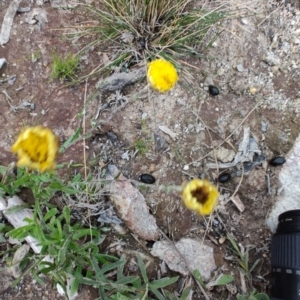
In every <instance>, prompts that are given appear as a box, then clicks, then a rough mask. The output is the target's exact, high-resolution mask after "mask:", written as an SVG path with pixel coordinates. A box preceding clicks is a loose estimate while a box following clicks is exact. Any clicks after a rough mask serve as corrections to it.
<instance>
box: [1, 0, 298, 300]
mask: <svg viewBox="0 0 300 300" xmlns="http://www.w3.org/2000/svg"><path fill="white" fill-rule="evenodd" d="M40 2H43V1H36V2H35V1H29V0H22V1H21V2H20V7H23V8H24V7H29V8H30V10H29V11H27V12H19V13H17V15H16V17H15V18H14V21H13V26H12V31H11V36H10V40H9V42H8V43H7V44H5V45H3V46H2V47H0V59H1V58H5V59H6V61H7V62H8V63H7V64H6V65H5V66H3V67H2V68H1V72H0V75H1V77H0V89H1V93H0V102H1V106H2V110H1V112H0V128H1V131H0V147H1V153H0V163H1V164H2V165H7V164H9V163H10V162H12V161H14V160H15V158H14V157H13V155H12V154H11V152H10V147H11V144H12V143H13V141H14V139H15V137H16V135H17V133H18V132H19V130H20V128H22V126H23V125H36V124H42V125H44V126H47V127H50V128H52V129H53V130H54V132H55V133H56V134H57V135H58V136H59V137H60V139H61V142H64V141H65V140H66V139H67V138H69V137H70V136H72V135H73V134H74V132H75V131H76V129H77V128H78V126H80V124H81V123H82V119H81V118H80V113H81V112H82V108H83V106H84V103H85V84H84V83H82V84H78V85H76V86H72V87H69V86H67V85H66V84H65V82H61V81H59V80H57V79H56V80H51V79H50V74H51V63H52V53H53V51H55V52H56V53H61V54H68V53H69V52H71V53H77V52H78V51H79V49H80V48H81V47H82V45H83V44H84V41H68V40H66V39H65V38H62V37H61V34H62V33H65V32H67V30H71V28H72V30H74V28H76V26H80V22H81V21H83V20H84V15H82V14H81V13H80V12H78V10H76V9H73V8H69V9H68V8H66V7H65V8H64V9H61V8H58V7H55V4H57V3H58V2H59V1H50V2H51V3H49V2H47V1H44V2H45V3H44V5H40V4H42V3H40ZM62 2H64V4H69V5H71V7H73V4H74V3H71V2H70V1H62ZM86 2H92V1H86ZM220 2H222V1H220ZM9 4H10V1H8V0H7V1H5V0H2V1H0V22H1V20H3V16H4V14H5V12H6V10H7V8H8V6H9ZM194 5H195V6H199V7H203V6H204V7H208V6H209V5H210V4H209V3H206V1H198V0H197V1H194ZM227 9H228V10H232V12H233V13H234V14H235V15H236V17H235V18H232V19H230V20H227V21H225V22H224V23H222V24H220V26H219V27H218V29H220V28H221V30H222V34H221V35H220V36H219V38H218V39H217V40H216V41H214V42H213V44H212V47H211V48H210V49H209V50H207V51H206V52H205V53H203V57H204V58H203V59H201V60H196V59H189V60H188V61H187V62H188V63H189V64H190V65H192V66H193V67H194V68H193V69H192V71H191V76H189V77H188V78H187V77H185V78H184V77H183V76H182V77H181V78H180V80H179V83H178V84H177V86H176V87H175V88H174V89H173V90H172V91H171V92H169V93H167V94H158V93H157V92H154V91H150V96H149V95H148V94H147V93H146V94H145V95H144V96H139V97H137V95H139V94H138V93H139V92H140V91H141V90H143V89H144V88H145V86H146V81H145V80H143V81H141V82H139V83H138V84H135V85H134V86H131V87H129V88H126V89H124V90H122V91H115V92H112V93H109V94H108V95H104V96H103V97H102V99H101V101H103V103H105V102H109V101H110V102H111V103H114V104H115V105H111V106H108V108H107V109H106V110H104V111H101V113H100V115H99V116H98V118H97V120H94V119H93V118H94V117H95V114H96V111H97V109H98V107H99V97H95V98H92V97H91V98H88V99H91V100H88V101H87V102H86V103H85V104H86V119H85V123H86V129H87V130H89V129H90V128H91V127H90V126H91V124H92V125H93V124H94V125H95V124H97V126H94V128H93V129H92V130H91V132H92V134H93V136H92V137H91V138H89V139H87V140H86V141H85V146H86V152H87V156H88V161H90V160H91V161H92V162H93V164H94V167H95V166H96V167H99V168H103V169H105V168H106V165H107V163H113V164H114V165H116V166H117V167H118V168H119V169H120V170H121V171H122V173H123V175H124V176H125V177H127V178H130V179H135V180H137V179H138V178H139V176H140V175H141V174H143V173H151V174H152V175H153V176H154V177H155V178H156V183H155V186H154V187H153V188H151V189H150V190H148V191H147V193H146V192H142V193H144V196H145V200H146V202H147V204H148V206H149V207H150V211H151V213H152V215H153V216H154V217H155V219H156V222H157V224H158V226H159V228H160V229H161V230H163V231H164V232H165V233H166V234H168V236H169V237H170V238H172V239H174V240H175V241H178V240H179V239H181V238H183V237H190V238H193V239H195V240H200V241H204V244H205V245H207V246H209V247H211V248H212V249H214V260H215V264H216V266H217V268H218V270H220V269H222V270H223V271H224V272H225V273H227V274H230V273H231V274H233V275H234V277H235V281H234V282H233V283H232V284H231V285H230V286H228V287H223V288H219V289H216V290H214V291H213V292H212V299H235V295H236V293H237V292H241V282H240V277H239V273H238V271H237V268H236V264H234V263H233V262H232V261H231V260H230V259H229V258H230V257H229V256H230V251H228V249H227V248H226V247H225V244H226V245H227V246H228V243H227V242H225V243H224V237H225V235H226V232H228V233H231V234H232V235H233V236H234V237H235V240H236V241H237V242H239V243H241V244H242V245H244V246H246V245H254V246H255V250H252V252H251V258H250V264H253V263H254V262H255V261H256V260H257V259H258V258H260V259H261V261H260V264H259V265H258V266H257V268H256V269H255V270H254V273H253V284H254V287H256V288H257V289H258V290H259V291H266V292H267V293H268V292H269V290H268V286H269V280H270V276H269V275H270V262H269V259H270V252H269V247H270V238H271V233H270V230H269V229H268V228H267V227H266V226H265V219H266V217H267V214H268V212H269V210H270V209H271V207H272V205H273V203H274V202H275V201H276V197H277V193H278V190H279V188H280V184H279V182H278V173H279V171H280V168H281V167H280V166H279V167H273V166H270V165H269V164H268V161H269V160H270V159H272V158H273V157H275V156H278V155H280V156H285V155H286V153H287V152H288V151H289V150H290V149H291V147H292V146H293V143H294V141H295V139H296V137H297V136H298V134H299V113H300V94H299V77H300V71H299V70H300V69H299V68H300V61H299V60H300V55H299V51H300V50H299V44H300V11H299V10H298V8H297V7H296V4H294V3H289V2H288V1H267V0H264V1H255V0H253V1H243V2H242V1H241V3H240V4H239V3H236V2H234V1H233V2H232V3H230V2H228V4H227ZM36 15H39V16H40V17H39V19H38V21H37V22H35V21H32V20H34V19H35V20H36V17H35V16H36ZM41 16H42V17H41ZM212 30H213V29H212ZM212 32H213V31H212ZM207 39H208V40H209V36H208V37H207ZM98 50H99V49H94V51H89V52H88V53H87V54H86V55H85V56H84V57H82V58H81V62H80V65H81V72H82V74H88V73H89V72H90V71H91V70H93V69H94V67H95V66H96V65H97V63H98V61H99V60H103V59H107V58H108V59H110V53H102V52H101V51H98ZM12 76H15V77H13V78H12V79H11V80H9V81H7V80H6V79H9V78H11V77H12ZM99 79H100V78H92V79H89V80H88V81H87V95H88V96H92V95H93V94H94V93H96V94H97V93H99V91H97V90H96V89H95V85H96V83H97V82H98V80H99ZM209 85H214V86H216V87H218V89H219V92H220V93H219V95H217V96H215V97H214V96H212V95H210V93H209V91H208V86H209ZM9 101H10V103H11V105H13V106H15V107H19V108H18V109H17V110H16V111H14V110H13V109H12V107H11V106H10V104H9ZM24 101H27V102H29V103H31V104H33V105H32V106H30V105H29V106H25V107H24V108H22V107H20V105H21V104H22V102H23V103H24ZM121 105H122V107H121ZM162 126H163V127H162ZM162 128H167V129H168V130H169V132H168V133H166V130H161V129H162ZM247 132H248V133H249V136H248V138H245V137H247ZM243 138H244V140H245V139H246V142H248V145H250V144H251V145H252V146H253V149H254V150H253V151H254V153H255V155H254V156H251V157H250V158H249V164H248V167H249V168H248V167H247V168H246V170H244V173H243V172H242V170H241V164H236V165H234V164H231V165H230V166H229V167H228V166H227V167H226V168H225V169H222V168H220V167H219V169H217V168H215V166H214V164H215V159H217V160H218V161H219V162H222V163H230V162H232V161H233V160H234V158H235V157H236V155H237V153H239V151H240V149H239V147H240V143H241V141H242V140H243ZM139 141H143V143H144V145H146V151H145V153H144V154H143V155H139V154H138V153H135V152H136V148H137V142H139ZM220 144H222V145H221V146H220V147H219V148H218V150H216V151H215V152H213V151H212V150H213V149H215V148H216V147H218V146H219V145H220ZM209 153H210V154H209ZM242 154H243V155H246V154H247V155H248V154H249V153H242ZM252 154H253V153H252ZM70 160H72V161H73V162H82V161H83V145H82V142H78V143H76V144H74V145H73V146H71V147H70V148H69V149H68V150H67V151H66V153H65V154H64V155H62V156H61V157H60V158H59V162H69V161H70ZM253 161H255V162H256V163H253ZM223 170H225V171H226V172H228V173H230V174H231V175H232V178H231V179H230V180H229V181H228V182H226V183H218V187H219V191H220V193H221V197H220V204H219V206H218V207H217V209H216V212H215V213H214V214H213V215H212V216H211V218H210V219H209V221H208V219H204V218H202V217H199V216H198V215H196V214H194V213H193V212H191V211H188V210H186V209H185V208H184V207H182V205H181V202H180V196H179V195H178V194H177V193H175V192H173V193H167V192H162V191H160V190H159V189H158V188H156V187H159V186H161V185H166V186H170V185H181V184H182V183H183V182H185V181H188V180H190V179H191V178H195V177H201V178H203V177H205V178H207V179H209V180H210V181H216V178H217V177H218V176H219V174H220V172H222V171H223ZM268 181H269V183H268ZM233 194H234V195H235V197H234V198H233V200H236V201H237V200H240V202H241V203H237V202H236V201H232V200H230V199H231V196H232V195H233ZM110 238H111V241H113V239H114V236H113V235H112V236H111V237H110ZM129 241H130V244H129ZM142 244H144V242H142ZM145 245H146V244H145ZM145 249H147V248H146V247H144V248H141V247H140V246H139V244H138V243H137V242H134V241H132V240H131V239H130V235H128V236H125V238H124V243H122V247H121V250H120V247H119V248H118V251H116V249H115V250H111V249H110V251H112V252H114V253H116V252H118V253H119V254H120V253H121V252H122V251H123V252H126V251H127V250H138V251H142V252H143V251H144V252H145V251H146V250H145ZM148 251H149V253H147V254H148V255H150V251H151V249H149V250H148ZM158 263H159V261H158V260H155V263H154V264H153V266H152V271H151V274H152V275H151V276H153V277H154V278H155V276H156V274H157V271H161V270H160V267H159V265H158ZM11 282H12V279H11V278H10V277H5V276H1V279H0V294H1V296H0V298H1V299H39V298H41V299H59V296H58V295H57V292H56V291H55V289H53V288H52V287H51V283H49V284H47V285H46V286H39V285H38V284H37V283H36V282H34V280H32V279H31V278H30V277H25V278H24V280H22V281H21V283H20V284H18V286H17V287H16V288H12V289H11V288H9V286H10V283H11ZM89 292H90V296H86V297H85V298H82V299H96V297H97V296H96V295H95V294H94V293H93V292H94V291H89ZM91 293H92V294H91ZM88 297H89V298H88ZM202 297H203V296H202V295H201V293H200V292H199V291H198V290H197V288H196V287H194V294H193V299H203V298H202Z"/></svg>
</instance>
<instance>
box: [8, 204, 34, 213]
mask: <svg viewBox="0 0 300 300" xmlns="http://www.w3.org/2000/svg"><path fill="white" fill-rule="evenodd" d="M24 208H30V205H28V204H24V205H16V206H12V207H10V208H8V209H6V210H5V213H6V214H14V213H16V212H18V211H21V210H23V209H24Z"/></svg>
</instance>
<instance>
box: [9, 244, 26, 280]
mask: <svg viewBox="0 0 300 300" xmlns="http://www.w3.org/2000/svg"><path fill="white" fill-rule="evenodd" d="M29 249H30V246H29V245H27V244H24V245H22V246H21V247H20V248H18V250H17V251H16V252H15V254H14V258H13V260H12V265H11V266H10V267H9V268H8V269H7V271H8V272H9V273H10V274H11V275H12V276H13V277H14V278H18V277H20V276H21V275H22V271H21V269H20V263H21V262H22V260H23V259H24V258H25V256H26V255H27V253H28V252H29Z"/></svg>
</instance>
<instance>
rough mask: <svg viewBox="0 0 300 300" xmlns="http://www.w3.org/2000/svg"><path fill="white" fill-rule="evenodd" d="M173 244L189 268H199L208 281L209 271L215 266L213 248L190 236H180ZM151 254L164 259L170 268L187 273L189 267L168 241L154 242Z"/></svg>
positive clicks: (183, 273)
mask: <svg viewBox="0 0 300 300" xmlns="http://www.w3.org/2000/svg"><path fill="white" fill-rule="evenodd" d="M175 246H176V248H177V249H178V250H179V252H180V253H181V254H182V256H183V257H184V258H185V259H186V261H187V263H188V264H189V267H190V269H191V270H199V272H200V274H201V275H202V277H203V280H204V281H208V280H209V279H210V278H211V273H212V271H213V270H214V269H215V268H216V264H215V260H214V250H213V248H211V247H209V246H206V245H203V244H202V242H200V241H197V240H195V239H190V238H182V239H181V240H179V241H178V242H177V243H175ZM151 254H152V255H153V256H157V257H159V258H160V259H161V260H163V261H165V262H166V264H167V265H168V267H169V268H170V269H171V270H173V271H176V272H178V273H180V274H182V275H183V276H187V275H189V269H188V268H187V266H186V264H185V262H184V261H183V260H182V258H181V257H180V255H179V254H178V253H177V251H176V250H175V249H174V246H173V245H172V244H171V243H170V242H168V241H158V242H155V243H154V245H153V248H152V250H151Z"/></svg>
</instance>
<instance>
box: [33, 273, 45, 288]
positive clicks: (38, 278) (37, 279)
mask: <svg viewBox="0 0 300 300" xmlns="http://www.w3.org/2000/svg"><path fill="white" fill-rule="evenodd" d="M32 276H33V278H34V279H35V280H36V282H38V283H39V284H41V285H44V284H45V281H44V280H43V279H42V278H41V277H39V276H38V275H37V274H36V273H35V272H32Z"/></svg>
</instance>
